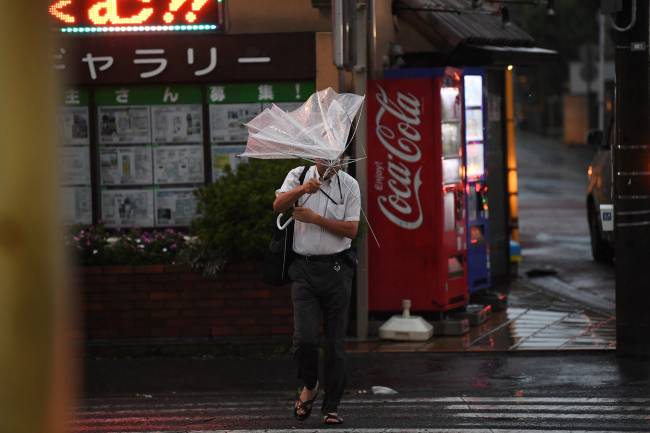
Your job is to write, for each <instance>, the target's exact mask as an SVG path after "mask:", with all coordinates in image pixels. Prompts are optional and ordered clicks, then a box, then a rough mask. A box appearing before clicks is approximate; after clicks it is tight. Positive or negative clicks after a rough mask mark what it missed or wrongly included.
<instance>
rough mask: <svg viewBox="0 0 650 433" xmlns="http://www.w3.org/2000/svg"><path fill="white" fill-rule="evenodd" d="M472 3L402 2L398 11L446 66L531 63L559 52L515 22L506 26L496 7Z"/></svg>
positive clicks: (463, 0) (460, 0) (448, 0)
mask: <svg viewBox="0 0 650 433" xmlns="http://www.w3.org/2000/svg"><path fill="white" fill-rule="evenodd" d="M471 3H472V2H471V1H470V0H399V1H398V2H397V3H396V6H395V10H396V12H397V14H398V15H399V17H400V18H402V19H403V20H404V21H406V22H407V23H409V24H411V25H412V26H413V27H414V28H415V29H416V30H417V31H418V32H419V33H420V34H422V35H423V36H424V37H425V38H427V39H428V40H429V41H430V42H431V43H432V44H433V46H434V47H435V58H436V59H438V61H441V60H442V61H444V64H473V65H479V64H480V65H490V64H492V65H500V64H504V65H505V64H531V63H539V62H540V61H545V60H549V59H552V58H554V56H555V55H556V54H557V52H556V51H553V50H548V49H544V48H539V47H536V46H535V40H534V39H533V37H532V36H530V35H529V34H528V33H526V32H525V31H524V30H522V29H521V28H519V27H517V26H516V25H515V24H513V23H511V22H510V23H506V24H504V22H503V20H502V17H501V15H500V13H499V12H498V10H496V9H494V8H485V7H484V8H476V9H474V8H472V5H471Z"/></svg>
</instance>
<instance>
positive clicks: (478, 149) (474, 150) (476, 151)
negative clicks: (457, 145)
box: [467, 143, 485, 178]
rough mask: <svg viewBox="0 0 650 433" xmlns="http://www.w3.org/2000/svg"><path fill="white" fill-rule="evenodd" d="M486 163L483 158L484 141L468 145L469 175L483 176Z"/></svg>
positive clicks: (474, 176)
mask: <svg viewBox="0 0 650 433" xmlns="http://www.w3.org/2000/svg"><path fill="white" fill-rule="evenodd" d="M484 172H485V164H484V160H483V143H474V144H468V145H467V177H469V178H476V177H480V176H483V174H484Z"/></svg>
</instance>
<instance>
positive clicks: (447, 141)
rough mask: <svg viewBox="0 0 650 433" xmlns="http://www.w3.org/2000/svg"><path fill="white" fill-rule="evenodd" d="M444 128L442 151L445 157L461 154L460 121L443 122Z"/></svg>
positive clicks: (442, 126) (442, 127)
mask: <svg viewBox="0 0 650 433" xmlns="http://www.w3.org/2000/svg"><path fill="white" fill-rule="evenodd" d="M441 129H442V153H443V155H444V156H445V157H454V156H458V155H460V145H461V135H460V122H456V121H454V122H450V123H443V124H442V125H441Z"/></svg>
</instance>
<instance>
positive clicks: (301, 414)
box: [293, 390, 318, 421]
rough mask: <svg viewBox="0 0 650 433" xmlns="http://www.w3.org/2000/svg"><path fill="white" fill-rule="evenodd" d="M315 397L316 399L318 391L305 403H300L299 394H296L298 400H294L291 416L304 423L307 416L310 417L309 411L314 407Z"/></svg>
mask: <svg viewBox="0 0 650 433" xmlns="http://www.w3.org/2000/svg"><path fill="white" fill-rule="evenodd" d="M316 397H318V390H316V394H315V395H314V398H312V399H311V400H307V401H302V400H301V399H300V394H298V399H297V400H296V404H295V405H294V406H293V416H294V417H295V418H296V419H297V420H299V421H304V420H306V419H307V418H309V415H311V410H312V409H313V407H314V402H315V401H316Z"/></svg>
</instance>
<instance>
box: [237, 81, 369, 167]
mask: <svg viewBox="0 0 650 433" xmlns="http://www.w3.org/2000/svg"><path fill="white" fill-rule="evenodd" d="M362 104H363V96H359V95H355V94H352V93H336V92H335V91H334V90H332V88H331V87H330V88H327V89H325V90H321V91H319V92H316V93H314V94H313V95H311V96H310V97H309V99H308V100H307V101H306V102H305V103H304V104H303V105H302V106H301V107H300V108H298V109H297V110H294V111H290V112H286V111H284V110H282V109H281V108H279V107H278V106H276V105H273V106H271V108H267V109H265V110H264V111H263V112H262V113H260V114H259V115H258V116H257V117H255V118H254V119H253V120H251V121H250V122H248V123H247V124H246V126H247V127H248V132H249V135H248V142H247V144H246V151H245V152H244V153H243V154H242V155H241V156H246V157H248V158H261V159H286V158H301V159H305V160H308V161H311V162H315V161H316V160H320V161H322V162H324V163H325V164H326V165H335V164H340V163H339V162H337V161H338V160H339V158H340V157H341V155H343V153H344V152H345V150H346V148H347V146H348V145H349V143H350V140H348V136H349V134H350V129H351V128H352V126H353V122H354V120H353V119H354V118H355V117H356V114H357V112H358V111H359V109H360V108H361V105H362Z"/></svg>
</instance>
